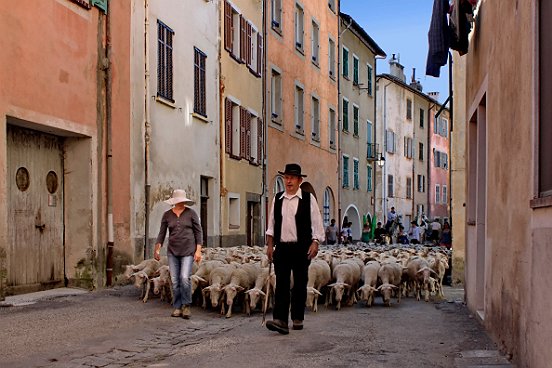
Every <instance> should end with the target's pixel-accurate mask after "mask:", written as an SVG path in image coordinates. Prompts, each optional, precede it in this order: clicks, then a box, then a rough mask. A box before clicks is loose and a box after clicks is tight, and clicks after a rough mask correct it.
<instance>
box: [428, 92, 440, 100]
mask: <svg viewBox="0 0 552 368" xmlns="http://www.w3.org/2000/svg"><path fill="white" fill-rule="evenodd" d="M427 95H428V96H429V97H431V98H432V99H434V100H435V101H439V92H428V93H427Z"/></svg>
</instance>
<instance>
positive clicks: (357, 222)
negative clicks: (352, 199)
mask: <svg viewBox="0 0 552 368" xmlns="http://www.w3.org/2000/svg"><path fill="white" fill-rule="evenodd" d="M345 217H347V220H348V221H349V222H351V231H352V233H353V240H359V239H360V238H361V235H362V218H361V217H360V213H359V212H358V208H356V206H355V205H352V204H351V205H349V207H347V210H346V211H345V215H344V216H343V219H342V220H341V222H342V223H343V220H344V219H345Z"/></svg>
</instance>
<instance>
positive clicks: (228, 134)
mask: <svg viewBox="0 0 552 368" xmlns="http://www.w3.org/2000/svg"><path fill="white" fill-rule="evenodd" d="M224 110H225V114H226V116H225V118H224V131H225V140H226V142H225V143H226V145H225V146H226V153H228V154H232V101H230V100H229V99H226V106H225V109H224Z"/></svg>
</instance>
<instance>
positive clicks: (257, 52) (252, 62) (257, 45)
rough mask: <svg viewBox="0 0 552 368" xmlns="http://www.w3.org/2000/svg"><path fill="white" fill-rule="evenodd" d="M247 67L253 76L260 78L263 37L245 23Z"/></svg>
mask: <svg viewBox="0 0 552 368" xmlns="http://www.w3.org/2000/svg"><path fill="white" fill-rule="evenodd" d="M246 29H247V42H246V43H247V46H246V48H247V52H246V62H247V67H248V68H249V70H250V71H251V73H253V75H255V76H257V77H260V76H261V73H262V67H263V36H262V35H261V33H260V32H258V31H257V30H256V29H255V28H253V26H252V25H251V24H249V23H247V28H246Z"/></svg>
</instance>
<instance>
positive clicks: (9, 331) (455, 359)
mask: <svg viewBox="0 0 552 368" xmlns="http://www.w3.org/2000/svg"><path fill="white" fill-rule="evenodd" d="M66 293H69V295H65V294H66ZM44 294H45V296H44V297H42V298H40V297H38V296H34V295H33V294H27V295H22V296H18V297H10V298H7V300H6V301H5V302H3V303H2V304H0V305H1V306H2V307H3V308H0V340H1V341H3V344H2V345H1V346H0V357H1V358H0V366H2V367H182V366H185V365H191V366H193V367H215V366H224V367H226V368H230V367H313V366H314V367H316V366H324V367H487V366H488V367H493V368H505V367H513V366H512V365H510V364H509V363H508V362H507V360H506V359H505V358H504V357H502V356H500V355H499V353H498V351H497V347H496V346H495V345H494V344H493V342H492V341H491V340H490V339H489V338H488V336H487V335H486V334H485V332H484V330H483V328H482V327H481V325H480V324H479V323H478V322H477V321H476V320H475V319H474V318H473V317H472V316H471V315H470V314H469V313H468V310H467V308H466V306H465V305H464V304H463V303H462V302H461V300H462V296H463V290H462V289H452V288H449V287H447V288H446V289H445V295H446V296H447V298H448V299H447V300H445V301H441V302H433V301H432V302H429V303H425V302H423V301H420V302H417V301H416V300H415V299H414V298H408V299H406V300H405V299H403V300H402V301H401V304H396V303H393V304H392V306H391V307H390V308H385V307H383V305H382V304H381V298H377V299H376V304H375V306H374V307H372V308H366V307H364V306H363V305H362V306H361V305H358V304H357V305H354V306H352V307H344V308H342V309H341V310H340V311H336V310H334V309H330V308H329V309H326V308H324V306H323V305H322V306H320V307H319V311H318V313H312V312H308V313H307V315H306V319H305V329H304V330H302V331H290V334H289V335H287V336H282V335H279V334H276V333H274V332H270V331H268V330H267V329H266V328H265V327H261V319H262V314H261V312H260V311H256V312H255V313H254V314H252V315H251V316H250V317H247V316H246V315H244V314H242V313H240V312H239V311H237V312H236V313H235V314H234V316H233V317H232V318H229V319H226V318H224V317H220V316H219V315H218V314H217V313H216V312H214V311H210V310H207V311H204V310H202V309H201V308H200V307H193V308H192V318H191V319H190V320H184V319H180V318H170V317H169V314H170V312H171V308H170V306H169V305H168V304H167V303H165V302H161V301H160V300H159V299H158V298H157V297H154V298H151V299H150V300H149V301H148V302H147V303H142V302H141V301H138V295H139V291H138V290H136V289H134V288H133V287H132V286H123V287H116V288H112V289H105V290H101V291H97V292H82V291H80V290H76V289H58V290H57V291H56V290H54V291H50V292H46V293H44ZM36 295H40V294H36ZM395 301H396V300H394V302H395ZM267 317H268V318H270V315H269V316H267Z"/></svg>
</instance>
